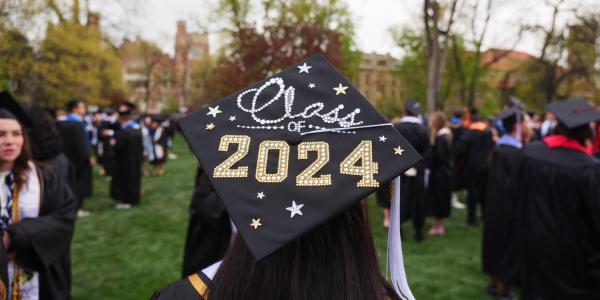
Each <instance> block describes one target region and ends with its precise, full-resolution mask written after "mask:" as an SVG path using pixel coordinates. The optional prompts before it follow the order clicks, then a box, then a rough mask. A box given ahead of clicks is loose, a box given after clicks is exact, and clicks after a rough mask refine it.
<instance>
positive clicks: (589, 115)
mask: <svg viewBox="0 0 600 300" xmlns="http://www.w3.org/2000/svg"><path fill="white" fill-rule="evenodd" d="M546 109H547V110H548V111H550V112H552V113H554V115H556V118H558V120H559V121H560V122H561V123H563V124H565V126H567V128H569V129H573V128H576V127H579V126H583V125H586V124H588V123H590V122H592V121H597V120H600V111H598V110H597V109H596V108H594V107H593V106H591V105H590V104H589V103H588V102H587V101H586V100H585V99H583V98H576V99H571V100H564V101H559V102H554V103H550V104H548V106H546Z"/></svg>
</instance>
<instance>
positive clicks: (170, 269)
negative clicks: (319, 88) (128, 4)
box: [71, 136, 485, 300]
mask: <svg viewBox="0 0 600 300" xmlns="http://www.w3.org/2000/svg"><path fill="white" fill-rule="evenodd" d="M174 151H175V153H177V155H178V156H179V158H178V159H177V160H171V161H169V162H167V164H166V165H165V169H166V173H165V175H164V176H163V177H144V178H143V180H142V187H143V190H144V194H143V196H142V201H141V204H140V205H139V206H137V207H134V208H133V209H130V210H116V209H115V208H114V205H115V202H113V201H112V200H111V199H110V198H109V195H108V187H109V181H106V180H105V179H104V178H102V177H100V176H97V175H95V177H94V196H93V197H91V198H89V199H87V200H86V202H85V206H86V208H87V209H89V210H91V212H92V214H91V215H90V216H89V217H87V218H82V219H77V224H76V226H75V236H74V238H73V243H72V246H71V251H72V252H71V253H72V269H73V289H72V295H73V300H84V299H85V300H95V299H98V300H100V299H102V300H104V299H122V300H129V299H131V300H137V299H147V298H149V297H150V295H152V293H153V292H154V291H156V290H158V289H160V288H162V287H164V286H166V285H167V284H169V283H171V282H174V281H176V280H179V279H180V278H181V261H182V257H183V247H184V241H185V235H186V229H187V222H188V207H189V203H190V199H191V195H192V190H193V184H194V176H195V171H196V163H197V161H196V159H195V158H194V156H193V154H192V153H191V152H190V150H189V148H188V146H187V145H186V144H185V142H184V140H183V138H182V137H181V136H177V138H176V139H175V144H174ZM452 214H453V215H452V217H451V218H450V219H448V220H447V221H446V235H445V236H444V237H435V238H427V239H426V240H425V241H424V242H423V243H416V242H414V240H413V239H412V234H413V231H412V226H411V225H410V224H409V223H406V226H405V228H404V237H405V240H404V241H403V242H402V246H403V251H404V259H405V266H406V271H407V274H408V282H409V284H410V286H411V288H412V291H413V293H414V295H415V297H416V298H417V299H429V300H438V299H439V300H442V299H444V300H445V299H465V300H468V299H484V298H485V296H484V294H483V288H484V287H485V278H484V276H483V275H482V274H481V271H480V270H481V265H480V253H481V252H480V244H481V227H478V228H472V227H466V226H464V225H463V222H464V219H465V213H464V210H455V211H453V212H452ZM382 215H383V213H382V211H381V209H380V208H378V207H377V206H376V204H375V201H374V199H373V197H371V198H370V200H369V217H370V224H371V230H372V233H373V236H374V242H375V246H376V248H377V250H378V251H377V253H378V257H379V262H380V266H381V270H382V272H385V270H386V268H385V263H386V245H387V231H386V230H385V229H383V227H382V226H381V224H382ZM428 225H429V224H428ZM426 228H427V227H426Z"/></svg>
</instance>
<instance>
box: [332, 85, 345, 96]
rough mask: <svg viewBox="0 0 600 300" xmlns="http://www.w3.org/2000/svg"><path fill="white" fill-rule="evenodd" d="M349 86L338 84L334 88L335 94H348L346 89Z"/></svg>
mask: <svg viewBox="0 0 600 300" xmlns="http://www.w3.org/2000/svg"><path fill="white" fill-rule="evenodd" d="M347 88H348V87H347V86H343V85H342V84H341V83H340V85H338V87H334V88H333V89H334V90H335V95H336V96H337V95H339V94H344V95H346V89H347Z"/></svg>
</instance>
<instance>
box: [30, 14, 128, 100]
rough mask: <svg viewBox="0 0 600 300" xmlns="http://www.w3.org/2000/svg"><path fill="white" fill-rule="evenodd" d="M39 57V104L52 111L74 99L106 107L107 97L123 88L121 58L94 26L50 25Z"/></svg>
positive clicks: (73, 24) (74, 24)
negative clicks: (41, 103)
mask: <svg viewBox="0 0 600 300" xmlns="http://www.w3.org/2000/svg"><path fill="white" fill-rule="evenodd" d="M38 55H39V60H38V62H37V68H36V69H37V72H36V73H37V74H36V75H37V76H38V78H40V82H39V86H40V93H39V94H37V95H36V100H38V101H40V102H43V103H45V104H46V105H48V106H50V107H55V108H56V107H62V106H63V105H64V104H65V103H66V102H67V101H69V100H70V99H73V98H77V99H80V100H82V101H84V102H86V103H87V104H98V105H103V104H106V102H107V101H106V100H105V98H104V97H105V96H106V95H107V94H108V93H110V92H111V91H113V90H118V89H122V88H123V81H122V73H121V68H120V61H119V57H118V56H117V53H116V52H115V51H114V49H112V48H111V45H109V44H108V43H107V42H106V41H105V40H104V39H103V36H102V34H101V32H100V31H99V29H98V28H97V27H95V26H83V25H80V24H77V23H71V22H63V23H59V24H49V25H48V29H47V31H46V37H45V39H44V40H43V41H42V44H41V48H40V51H39V54H38Z"/></svg>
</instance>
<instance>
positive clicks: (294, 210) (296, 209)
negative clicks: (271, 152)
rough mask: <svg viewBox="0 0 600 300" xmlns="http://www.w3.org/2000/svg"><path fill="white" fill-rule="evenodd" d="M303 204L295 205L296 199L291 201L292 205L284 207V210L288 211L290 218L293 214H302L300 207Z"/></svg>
mask: <svg viewBox="0 0 600 300" xmlns="http://www.w3.org/2000/svg"><path fill="white" fill-rule="evenodd" d="M303 206H304V204H299V205H296V201H292V206H290V207H288V208H286V210H288V211H290V212H291V213H290V218H293V217H294V216H295V215H302V211H301V210H300V209H302V207H303Z"/></svg>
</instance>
